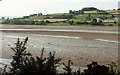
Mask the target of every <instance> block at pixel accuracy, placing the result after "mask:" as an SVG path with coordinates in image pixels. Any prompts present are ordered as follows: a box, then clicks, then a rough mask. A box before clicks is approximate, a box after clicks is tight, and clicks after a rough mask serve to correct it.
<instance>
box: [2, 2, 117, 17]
mask: <svg viewBox="0 0 120 75" xmlns="http://www.w3.org/2000/svg"><path fill="white" fill-rule="evenodd" d="M118 1H119V0H2V1H0V16H19V17H21V16H25V15H26V16H27V15H29V14H35V13H43V14H50V13H64V12H68V11H69V10H80V9H82V8H83V7H97V8H98V9H103V10H106V9H107V10H108V9H117V8H118Z"/></svg>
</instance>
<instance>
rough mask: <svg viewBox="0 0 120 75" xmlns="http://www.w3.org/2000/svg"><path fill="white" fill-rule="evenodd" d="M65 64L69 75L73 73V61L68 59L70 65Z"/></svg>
mask: <svg viewBox="0 0 120 75" xmlns="http://www.w3.org/2000/svg"><path fill="white" fill-rule="evenodd" d="M63 65H64V66H65V68H63V69H64V70H65V71H67V75H71V74H72V68H71V65H73V63H72V62H71V60H69V61H68V65H65V64H64V63H63Z"/></svg>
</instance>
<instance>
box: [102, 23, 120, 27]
mask: <svg viewBox="0 0 120 75" xmlns="http://www.w3.org/2000/svg"><path fill="white" fill-rule="evenodd" d="M104 25H106V26H118V25H119V26H120V23H113V22H106V23H104Z"/></svg>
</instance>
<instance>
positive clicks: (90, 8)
mask: <svg viewBox="0 0 120 75" xmlns="http://www.w3.org/2000/svg"><path fill="white" fill-rule="evenodd" d="M97 10H98V9H97V8H95V7H89V8H87V7H86V8H83V9H82V11H97Z"/></svg>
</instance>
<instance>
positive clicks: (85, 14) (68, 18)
mask: <svg viewBox="0 0 120 75" xmlns="http://www.w3.org/2000/svg"><path fill="white" fill-rule="evenodd" d="M118 11H120V10H115V9H114V10H106V11H104V10H99V9H97V8H94V7H91V8H83V9H82V10H78V11H75V10H74V11H72V10H70V11H69V13H58V14H47V15H43V14H42V13H38V14H31V15H29V16H23V17H21V18H14V19H9V18H7V19H5V18H4V17H3V18H2V23H3V24H15V25H81V24H90V25H100V26H101V25H102V26H103V25H107V26H108V25H110V26H113V25H120V19H119V15H118V14H119V13H118ZM53 19H54V21H53ZM55 19H56V20H55ZM93 21H94V23H93Z"/></svg>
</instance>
